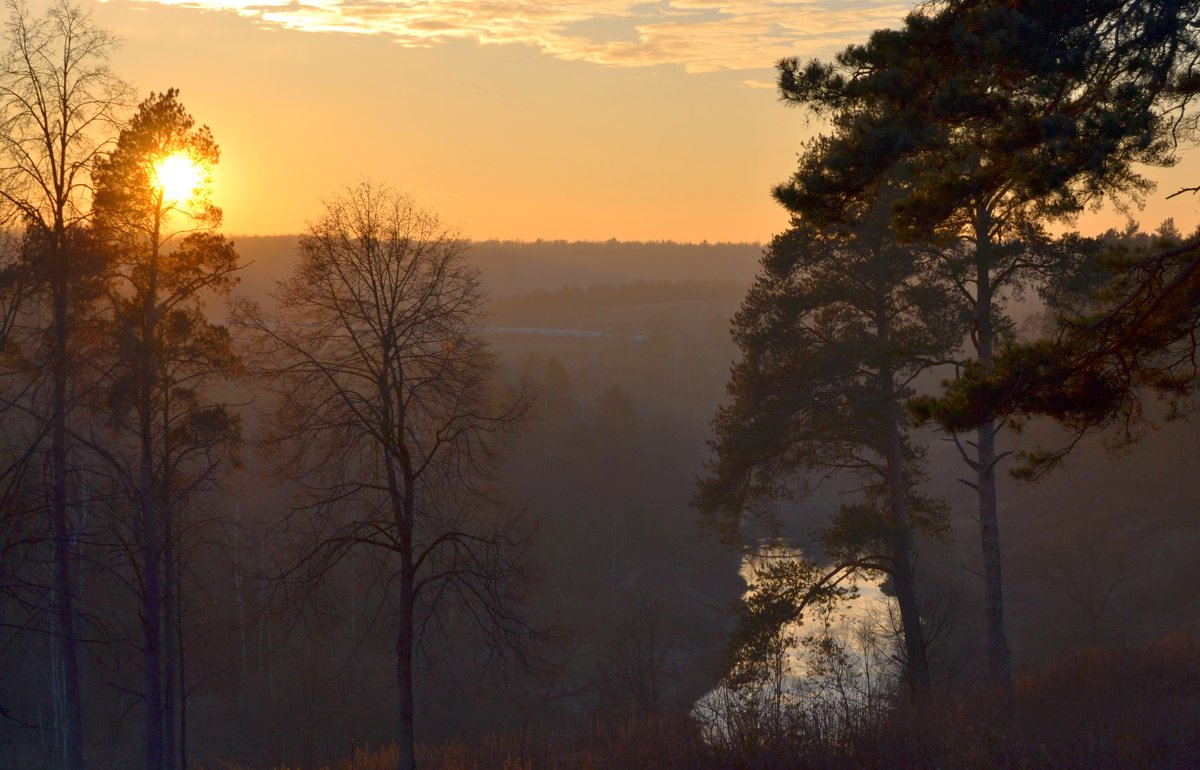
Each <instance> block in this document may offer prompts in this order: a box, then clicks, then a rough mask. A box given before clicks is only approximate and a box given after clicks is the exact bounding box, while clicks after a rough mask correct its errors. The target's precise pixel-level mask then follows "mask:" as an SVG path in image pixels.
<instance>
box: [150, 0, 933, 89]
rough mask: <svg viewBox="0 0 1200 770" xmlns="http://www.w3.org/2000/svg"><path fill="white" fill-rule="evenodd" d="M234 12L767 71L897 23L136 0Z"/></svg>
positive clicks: (411, 3)
mask: <svg viewBox="0 0 1200 770" xmlns="http://www.w3.org/2000/svg"><path fill="white" fill-rule="evenodd" d="M133 2H134V3H135V4H137V5H171V6H178V7H183V8H194V9H197V10H208V11H219V12H225V13H234V14H237V15H239V16H243V17H247V18H250V19H254V20H255V21H256V22H257V23H259V24H261V25H263V26H266V27H274V28H284V29H293V30H301V31H305V32H337V33H350V34H365V35H384V36H387V37H389V38H392V39H393V40H395V41H396V42H397V43H399V44H401V45H404V46H410V47H427V46H431V45H436V44H438V43H442V42H446V41H448V40H454V39H465V40H473V41H476V42H478V43H481V44H484V45H512V44H517V45H528V46H532V47H535V48H537V49H538V50H540V51H542V52H543V53H546V54H547V55H550V56H554V57H556V58H559V59H563V60H567V61H586V62H592V63H595V64H603V65H609V66H618V67H649V66H655V65H662V64H670V65H678V66H681V67H683V68H684V69H685V70H687V71H688V72H713V71H718V70H753V69H763V68H769V67H771V66H773V65H774V63H775V61H776V60H778V59H780V58H783V57H785V56H815V55H827V54H828V53H829V52H831V51H833V50H836V49H837V48H840V47H842V46H844V45H846V44H848V43H852V42H860V41H863V40H865V38H866V37H867V35H869V34H870V33H871V32H872V31H873V30H875V29H879V28H882V27H890V26H895V25H896V24H897V22H898V21H899V20H900V19H901V18H902V17H903V16H904V14H906V13H907V12H908V11H909V10H910V8H909V6H908V5H907V4H901V3H897V2H894V0H893V1H886V0H801V1H800V2H779V1H777V0H657V1H653V0H652V1H650V2H648V1H647V0H133Z"/></svg>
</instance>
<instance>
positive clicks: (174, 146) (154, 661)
mask: <svg viewBox="0 0 1200 770" xmlns="http://www.w3.org/2000/svg"><path fill="white" fill-rule="evenodd" d="M171 157H177V158H187V159H188V161H190V162H191V163H193V164H195V166H196V168H197V169H207V168H209V167H211V166H212V165H213V164H215V163H216V162H217V160H218V157H219V154H218V149H217V146H216V144H215V143H214V142H213V138H212V135H211V133H210V132H209V130H208V128H207V127H202V128H199V129H197V128H195V124H194V121H193V120H192V117H191V116H190V115H188V113H187V111H186V110H185V109H184V107H183V105H182V104H180V103H179V101H178V92H177V91H176V90H174V89H171V90H168V91H166V92H165V93H162V94H151V95H150V97H149V98H148V99H146V100H145V101H144V102H142V104H141V105H140V106H139V107H138V110H137V113H136V114H135V115H134V116H133V119H132V120H131V121H130V122H129V125H128V126H127V127H126V128H125V129H123V130H122V131H121V134H120V137H119V138H118V140H117V143H116V146H115V148H114V149H113V151H112V152H110V153H108V154H107V155H106V156H104V157H103V158H101V160H100V161H99V162H98V164H97V168H96V174H95V178H96V199H95V206H94V208H95V217H94V220H95V231H96V236H97V238H98V239H100V240H101V241H102V242H103V244H104V247H105V248H106V250H107V251H108V253H109V255H110V261H111V265H112V267H111V288H110V292H109V294H110V304H111V316H110V323H109V329H108V336H109V338H110V339H111V341H112V344H113V348H112V351H111V362H110V364H109V371H108V375H107V378H106V380H105V382H104V388H103V395H104V397H105V403H104V404H103V407H104V408H105V409H106V411H108V412H109V413H110V414H111V415H112V420H111V424H112V426H113V428H115V435H116V442H115V444H114V443H109V442H108V441H93V442H92V443H93V448H94V449H95V450H96V451H98V452H100V453H101V454H102V455H103V456H104V457H105V458H106V459H107V460H108V461H109V465H110V466H111V468H112V470H113V471H114V473H115V475H116V476H117V478H118V479H119V480H120V484H121V487H122V488H123V491H124V492H125V493H126V494H127V495H128V498H129V499H130V500H131V501H132V502H133V504H134V510H135V512H136V515H135V526H134V527H133V534H134V538H133V539H134V542H135V543H136V544H137V552H138V555H139V557H140V563H137V564H134V565H133V566H134V569H135V571H136V572H137V573H138V585H139V588H140V593H141V596H140V599H141V604H142V607H141V609H142V611H141V620H142V632H143V655H144V658H143V664H144V665H143V672H144V687H145V696H144V697H145V721H146V735H145V738H146V745H145V753H146V767H147V768H150V769H152V770H157V769H159V768H167V769H168V770H171V769H172V768H175V767H176V766H177V765H178V756H177V753H178V752H177V741H176V722H177V716H176V705H177V704H176V693H177V690H178V683H177V682H176V681H175V677H176V674H177V671H178V653H179V649H178V640H179V638H180V632H179V629H178V628H177V623H178V617H179V613H178V605H177V603H178V601H179V589H180V587H179V585H178V575H179V569H178V559H179V554H178V552H177V550H178V542H179V540H178V537H179V532H180V519H179V516H180V514H181V511H182V509H183V506H184V502H185V501H186V500H187V499H188V498H189V497H190V496H192V495H194V494H195V493H196V492H197V491H198V490H200V489H203V488H204V487H206V486H208V485H210V484H212V483H213V481H214V479H215V476H216V473H217V471H218V469H219V468H225V469H228V468H229V467H230V466H231V465H232V464H234V463H235V462H236V457H235V455H234V454H233V452H234V448H235V446H236V444H237V441H238V435H239V428H238V420H237V418H236V417H235V416H234V415H233V414H232V413H231V412H230V411H229V410H228V408H227V407H226V406H225V405H223V404H220V403H214V402H212V401H211V400H210V397H209V396H208V395H207V394H206V392H205V388H206V386H211V385H212V384H213V382H214V381H217V380H219V379H221V378H223V377H227V376H228V375H229V374H230V372H231V370H232V369H233V368H234V367H235V365H236V363H237V357H236V355H235V354H234V352H233V346H232V341H231V338H230V336H229V333H228V331H227V330H226V329H225V328H224V327H223V326H221V325H219V324H215V323H212V322H210V321H209V320H208V319H207V318H206V316H205V314H204V311H203V306H202V298H203V297H204V296H205V295H211V294H213V293H215V294H217V295H218V296H219V295H221V294H227V293H228V292H229V291H230V289H231V288H232V286H233V283H234V280H235V279H234V272H235V271H236V270H237V269H238V257H237V253H236V252H235V251H234V249H233V245H232V244H231V243H229V242H228V241H227V240H225V239H224V238H223V237H222V236H220V235H218V234H216V233H215V232H213V229H214V228H215V227H217V226H218V225H219V224H220V218H221V212H220V209H218V208H216V207H215V206H214V205H213V203H212V201H211V200H210V197H209V192H208V187H207V184H206V183H205V180H204V178H203V175H200V176H198V177H197V187H196V188H194V189H193V190H192V191H191V192H190V194H188V195H187V198H185V199H179V200H175V199H171V198H169V197H168V189H167V187H166V186H165V185H164V183H163V182H162V180H160V179H159V178H158V173H159V170H160V169H161V167H162V163H163V161H164V159H166V158H171ZM161 676H165V680H163V679H160V677H161Z"/></svg>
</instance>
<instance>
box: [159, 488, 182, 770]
mask: <svg viewBox="0 0 1200 770" xmlns="http://www.w3.org/2000/svg"><path fill="white" fill-rule="evenodd" d="M163 486H164V487H165V486H166V482H165V481H164V482H163ZM166 494H169V493H166ZM166 494H164V495H163V500H164V504H163V516H162V520H163V760H164V767H165V768H166V770H175V768H176V767H177V765H176V762H175V757H176V749H175V745H176V744H175V740H176V733H175V706H176V683H175V666H176V661H177V655H178V648H177V646H176V642H177V641H178V638H177V634H178V628H177V627H176V624H175V623H176V616H177V610H176V597H177V592H178V590H179V586H178V584H177V582H176V579H175V578H176V565H175V558H176V557H175V542H174V538H175V526H174V522H173V521H172V512H171V507H170V505H169V504H167V503H166V502H165V501H166V499H167V497H166Z"/></svg>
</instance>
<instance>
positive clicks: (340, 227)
mask: <svg viewBox="0 0 1200 770" xmlns="http://www.w3.org/2000/svg"><path fill="white" fill-rule="evenodd" d="M464 250H465V243H464V242H463V241H461V240H460V239H458V238H457V237H455V236H454V235H453V234H452V233H450V232H448V231H447V230H445V229H444V228H443V227H442V226H441V224H440V223H439V222H438V220H437V218H436V217H434V216H433V215H432V214H428V213H425V212H423V211H421V210H419V209H418V208H416V207H415V206H414V204H413V203H412V202H411V201H410V200H409V199H407V198H404V197H401V196H399V195H397V194H395V193H393V192H391V191H390V190H388V189H386V188H381V187H377V186H374V185H371V184H367V183H363V184H360V185H359V186H357V187H355V188H353V189H350V190H347V191H346V193H345V194H344V195H342V196H341V197H340V198H337V199H335V200H333V201H331V202H328V203H327V204H326V207H325V212H324V214H323V215H322V216H321V217H320V218H319V219H318V220H317V221H316V222H314V223H312V224H311V225H310V226H309V228H308V231H307V233H306V234H305V235H304V236H303V237H302V239H301V241H300V257H301V261H300V264H299V266H298V267H297V269H296V272H295V273H294V274H293V275H292V276H291V278H289V279H288V280H286V281H283V282H281V283H280V285H279V288H278V291H277V294H276V297H275V299H276V301H277V303H278V306H279V315H278V317H275V318H271V317H268V316H266V315H265V314H264V313H262V311H261V310H259V309H257V308H255V307H253V306H247V307H245V308H244V312H243V316H244V323H245V324H246V325H247V326H248V327H249V329H251V330H252V331H253V332H254V333H255V338H256V340H257V343H256V344H257V345H258V346H259V348H260V350H259V352H260V353H261V354H262V355H263V356H264V367H265V368H266V369H267V371H268V372H269V373H270V374H271V375H272V376H273V377H274V379H275V383H276V393H277V397H278V399H279V401H278V404H277V406H276V408H275V410H274V413H273V415H272V419H273V422H274V424H275V425H276V426H277V428H278V436H277V437H278V438H279V439H280V440H281V441H286V442H289V443H287V444H285V446H287V447H289V449H288V452H287V454H286V455H285V460H284V462H283V463H282V466H283V467H284V468H285V469H286V472H287V474H288V475H289V476H290V477H292V478H294V479H296V480H297V482H298V483H299V484H300V485H301V487H302V488H303V489H304V490H305V493H306V494H305V497H304V502H303V503H302V505H301V508H300V509H299V512H298V513H297V514H296V515H294V517H293V524H294V525H295V527H297V528H300V527H307V528H308V531H307V532H306V542H307V543H308V544H309V545H308V547H307V549H306V554H307V555H306V557H305V558H304V559H303V560H302V562H301V564H300V565H299V566H298V567H296V568H294V569H293V570H292V571H291V572H290V573H289V574H290V576H291V577H293V578H298V579H301V580H300V582H301V583H308V582H310V581H311V580H314V579H316V578H318V577H319V576H321V575H322V574H324V573H325V572H327V571H328V570H329V569H331V568H332V567H333V566H334V565H336V564H337V563H338V562H339V561H340V560H341V559H342V558H344V557H345V556H346V555H347V554H348V553H349V552H351V551H352V550H354V549H356V548H357V547H359V546H367V547H371V548H375V549H381V550H380V553H382V554H384V555H385V556H386V557H387V561H386V565H385V574H384V578H385V579H384V582H385V583H386V584H387V585H388V586H389V592H390V593H391V603H392V606H393V607H394V608H395V613H396V615H395V623H396V648H395V651H396V674H397V682H398V688H399V702H400V712H399V713H400V719H399V724H398V732H397V743H398V744H399V747H400V767H401V768H402V770H411V768H413V767H414V766H415V761H416V760H415V737H414V701H413V675H414V663H415V655H416V652H417V649H418V644H419V642H420V639H421V636H422V633H423V632H424V631H427V630H430V629H429V628H427V626H428V624H429V623H430V622H431V621H435V619H436V615H435V614H434V613H435V611H436V610H438V609H439V608H443V607H440V606H441V605H444V604H454V605H456V606H457V607H459V608H460V609H461V610H462V611H463V612H465V613H466V614H467V616H468V617H469V618H470V619H471V620H473V621H474V624H475V625H476V627H477V628H478V630H479V631H480V632H481V633H482V634H483V635H484V636H485V643H486V644H487V646H488V648H489V649H491V650H492V651H493V653H497V652H499V651H501V650H503V649H504V646H503V643H504V642H505V640H506V639H512V638H514V637H523V636H527V635H528V634H529V633H530V629H529V627H528V626H527V625H526V624H525V623H524V621H523V620H522V619H521V617H520V615H519V613H518V609H519V608H518V600H519V599H520V592H521V586H522V570H523V561H522V553H523V551H524V548H525V545H526V541H527V538H528V535H529V532H528V528H527V527H525V526H524V525H523V524H522V523H521V522H520V521H519V520H517V519H515V518H513V517H507V516H500V517H499V518H497V517H495V516H491V515H489V511H488V510H487V509H488V507H489V503H490V502H491V501H490V499H489V498H490V491H489V488H488V484H487V478H488V473H489V471H490V470H491V468H492V464H493V462H494V460H495V457H496V455H495V452H496V449H497V446H498V443H497V442H498V441H499V440H500V439H501V438H502V437H503V436H504V435H505V434H506V433H507V432H509V431H510V430H511V429H512V428H513V427H514V425H515V424H516V423H517V422H518V421H519V420H520V419H521V418H522V417H523V416H524V414H525V412H526V409H527V403H526V401H525V399H524V398H523V397H520V396H519V395H518V396H514V397H512V398H508V399H504V398H500V397H499V396H498V395H497V393H496V392H495V388H494V387H493V385H492V371H493V367H494V363H493V359H492V356H491V353H490V352H489V351H488V348H487V345H486V344H485V342H484V341H483V339H482V337H481V336H480V331H481V329H480V314H481V311H482V304H481V303H482V301H483V297H482V294H481V292H480V287H479V273H478V270H477V269H475V268H473V267H471V266H469V265H467V264H466V263H465V262H464V260H463V253H464ZM304 512H308V517H307V518H306V519H305V520H304V521H302V520H301V514H302V513H304Z"/></svg>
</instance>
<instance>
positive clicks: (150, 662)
mask: <svg viewBox="0 0 1200 770" xmlns="http://www.w3.org/2000/svg"><path fill="white" fill-rule="evenodd" d="M154 243H155V244H157V243H158V228H157V227H155V232H154ZM157 257H158V254H157V247H155V252H154V253H151V255H150V260H151V264H150V279H149V286H148V290H147V292H146V296H145V298H144V299H143V303H144V306H143V307H142V328H141V334H142V338H141V345H142V349H141V351H140V359H141V360H140V361H138V366H139V369H140V371H139V374H140V379H141V382H140V383H139V392H138V401H139V403H138V423H139V424H138V433H139V439H140V441H141V447H140V449H141V463H140V467H139V476H138V497H139V498H140V499H139V503H140V507H141V517H142V521H141V534H142V543H141V551H142V553H141V556H142V572H143V574H142V630H143V637H144V638H143V644H144V645H145V647H144V650H143V656H144V657H143V661H142V664H143V665H142V672H143V677H142V678H143V686H144V688H145V693H144V695H143V698H144V703H145V726H146V729H145V732H146V735H145V738H146V746H145V751H146V770H165V769H164V765H163V737H164V736H163V708H162V676H161V671H162V655H161V651H160V644H161V628H160V619H161V618H162V586H161V583H160V579H159V571H160V568H161V566H162V562H161V558H160V552H159V551H160V549H159V526H158V518H157V505H156V504H157V499H156V498H157V496H158V485H157V484H155V480H154V420H153V413H154V405H153V399H154V380H153V378H154V327H155V318H154V316H155V312H156V310H157V308H156V303H157V302H158V292H157V275H156V270H157Z"/></svg>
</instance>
